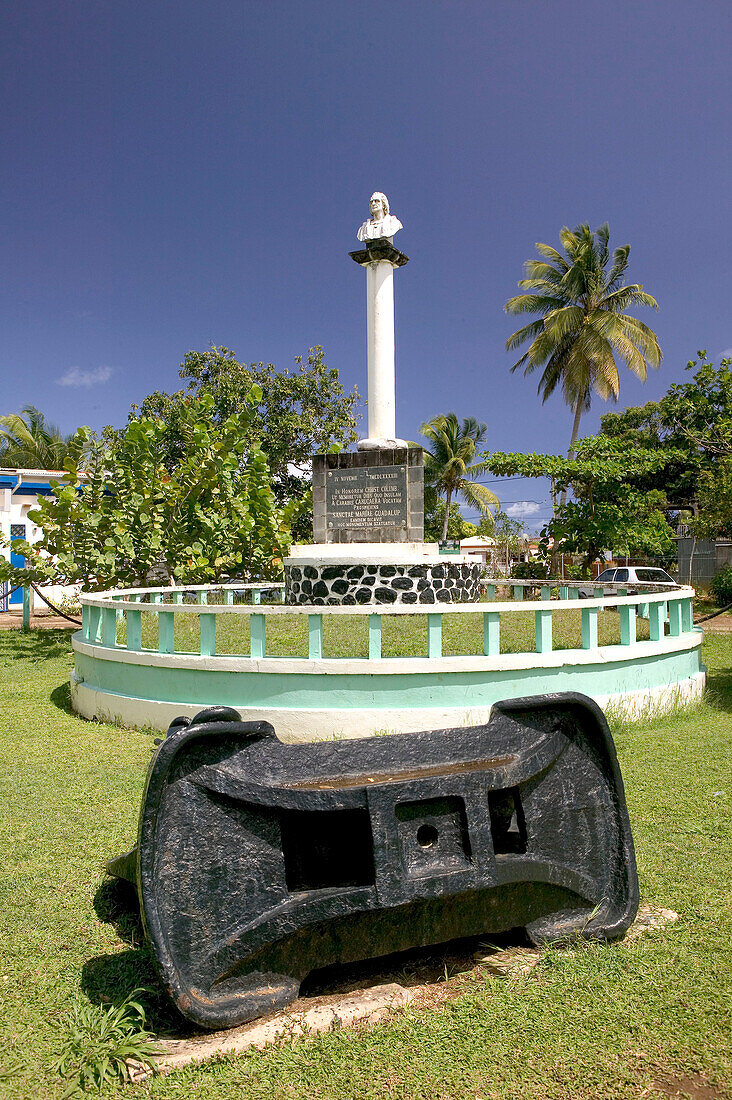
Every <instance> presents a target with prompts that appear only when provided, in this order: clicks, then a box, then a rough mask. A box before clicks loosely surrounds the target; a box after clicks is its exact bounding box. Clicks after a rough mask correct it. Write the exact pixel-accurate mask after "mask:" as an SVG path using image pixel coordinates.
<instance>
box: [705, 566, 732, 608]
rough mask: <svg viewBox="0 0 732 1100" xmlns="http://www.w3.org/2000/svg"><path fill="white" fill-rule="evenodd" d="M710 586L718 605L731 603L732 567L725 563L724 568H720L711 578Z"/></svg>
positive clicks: (724, 605) (722, 605)
mask: <svg viewBox="0 0 732 1100" xmlns="http://www.w3.org/2000/svg"><path fill="white" fill-rule="evenodd" d="M710 588H711V590H712V595H713V596H714V598H715V599H716V601H717V604H718V605H719V607H726V606H727V604H730V603H732V567H731V566H729V565H725V567H724V569H720V571H719V573H717V574H716V575H715V576H714V577H713V578H712V583H711V585H710Z"/></svg>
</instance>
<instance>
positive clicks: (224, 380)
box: [130, 344, 359, 537]
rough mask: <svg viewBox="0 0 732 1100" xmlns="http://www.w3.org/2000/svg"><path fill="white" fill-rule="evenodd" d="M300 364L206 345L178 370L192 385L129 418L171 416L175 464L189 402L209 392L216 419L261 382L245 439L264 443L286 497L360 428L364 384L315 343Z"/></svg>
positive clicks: (150, 401)
mask: <svg viewBox="0 0 732 1100" xmlns="http://www.w3.org/2000/svg"><path fill="white" fill-rule="evenodd" d="M295 364H296V368H295V370H293V371H290V370H288V369H287V368H285V369H284V370H277V368H276V367H275V366H274V365H273V364H272V363H268V364H266V365H265V364H264V363H250V364H246V363H240V362H239V361H238V360H237V358H236V355H235V353H234V352H233V351H231V350H230V349H229V348H225V347H217V346H216V345H214V344H212V345H211V347H210V348H208V350H207V351H203V352H200V351H189V352H188V353H187V355H186V356H185V358H184V360H183V362H182V363H181V366H180V372H179V373H180V377H181V378H182V379H183V380H184V381H185V382H186V383H187V388H186V389H185V390H179V391H177V392H176V393H172V394H167V393H160V392H156V393H152V394H150V395H149V396H148V397H146V398H145V400H144V401H143V402H142V404H141V405H140V406H139V407H138V406H135V405H133V407H132V413H131V414H130V419H131V420H132V419H136V418H137V417H140V416H142V417H149V416H153V417H160V418H161V419H162V420H164V421H165V422H166V424H167V425H168V430H167V440H166V459H165V461H166V465H167V466H168V469H172V468H173V467H174V466H175V464H176V462H177V461H178V458H179V456H180V454H181V453H182V450H183V449H184V448H185V444H184V441H183V440H182V439H181V433H180V424H181V423H184V422H185V419H186V413H185V408H186V404H187V402H189V401H190V400H191V399H192V398H195V397H199V396H201V395H203V394H209V395H210V396H211V398H212V399H213V403H214V406H213V407H214V413H213V416H214V421H215V422H216V423H223V422H224V421H225V420H226V419H227V418H228V417H229V416H232V415H233V414H235V413H239V412H241V411H242V410H243V409H244V408H248V407H249V406H248V405H247V401H248V399H249V394H251V392H252V389H253V387H258V389H259V392H260V393H261V397H260V400H259V403H258V404H257V405H256V407H255V408H254V409H252V410H250V411H251V416H250V423H249V428H248V432H247V444H249V443H252V444H254V443H256V444H258V445H259V446H260V447H261V449H262V451H263V453H264V455H265V457H266V459H267V462H268V463H269V468H270V474H271V478H272V489H273V491H274V494H275V498H276V500H277V502H278V504H280V505H284V504H285V503H286V502H287V501H289V500H292V499H293V498H299V497H301V496H302V495H303V494H304V493H307V491H308V489H309V483H308V477H307V475H308V471H309V467H310V459H311V456H312V455H313V454H318V453H322V452H326V451H329V450H333V449H336V450H337V449H340V448H341V447H346V446H348V444H349V443H352V442H354V440H355V439H356V438H357V436H358V433H357V430H356V425H357V421H356V406H357V402H358V396H359V395H358V392H357V390H356V389H355V388H354V390H353V391H352V392H351V393H346V392H345V391H344V389H343V387H342V385H341V384H340V382H339V381H338V371H337V369H336V368H335V367H328V366H326V364H325V361H324V358H323V349H322V348H321V347H314V348H311V349H310V351H309V352H308V356H307V360H306V361H305V362H303V359H302V357H301V356H296V358H295ZM305 533H306V532H305ZM298 536H299V537H302V533H301V532H298Z"/></svg>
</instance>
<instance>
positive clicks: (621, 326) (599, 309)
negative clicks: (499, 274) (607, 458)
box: [505, 222, 661, 457]
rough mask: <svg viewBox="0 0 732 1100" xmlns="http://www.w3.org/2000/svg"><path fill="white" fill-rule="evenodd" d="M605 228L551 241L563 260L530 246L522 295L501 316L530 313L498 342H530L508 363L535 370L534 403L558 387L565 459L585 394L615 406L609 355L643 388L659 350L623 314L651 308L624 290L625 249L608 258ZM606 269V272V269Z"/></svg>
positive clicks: (649, 301)
mask: <svg viewBox="0 0 732 1100" xmlns="http://www.w3.org/2000/svg"><path fill="white" fill-rule="evenodd" d="M609 237H610V230H609V227H608V225H607V222H606V223H605V224H604V225H601V226H600V227H599V229H597V230H596V231H595V232H594V233H593V232H592V230H591V229H590V227H589V225H587V224H586V223H585V224H582V225H578V226H577V228H576V229H574V230H570V229H568V228H567V227H566V226H565V227H564V228H563V229H562V230H561V232H560V234H559V238H560V241H561V245H562V248H563V249H564V254H562V252H560V251H558V250H557V249H555V248H552V246H551V245H548V244H542V243H541V242H537V244H536V246H535V247H536V250H537V252H538V253H539V256H540V259H538V260H528V261H527V262H526V264H525V265H524V268H525V273H526V278H524V279H521V280H520V281H519V284H518V285H519V286H520V287H521V288H522V290H523V291H524V293H522V294H518V295H516V297H514V298H509V300H508V301H507V302H506V306H505V309H506V312H507V313H512V314H520V313H538V314H540V317H539V319H538V320H535V321H532V322H530V323H529V324H527V325H524V326H523V328H520V329H518V330H517V331H516V332H514V333H513V334H512V335H511V336H509V338H508V340H507V341H506V349H507V350H508V351H511V350H513V349H515V348H518V347H520V346H521V345H522V344H525V343H526V342H527V341H530V343H529V348H528V350H527V351H526V352H525V353H524V355H522V356H521V358H520V359H519V360H518V362H516V363H514V365H513V367H512V368H511V370H512V371H515V370H518V369H519V367H523V369H524V373H525V374H530V373H532V372H533V371H535V370H538V369H541V370H542V373H541V377H540V380H539V393H540V394H541V397H542V400H543V401H546V400H547V398H548V397H549V396H550V395H551V394H552V393H553V392H554V390H555V389H556V388H557V386H561V389H562V393H563V396H564V400H565V402H566V403H567V405H569V406H570V408H571V409H572V410H573V412H574V423H573V425H572V438H571V440H570V445H569V454H570V457H571V456H572V454H573V452H574V444H575V441H576V439H577V436H578V434H579V424H580V418H581V416H582V413H583V412H586V411H587V410H588V409H589V407H590V402H591V400H592V394H593V393H596V394H598V396H599V397H601V398H602V399H603V400H605V401H606V400H608V399H610V398H612V399H613V400H617V398H618V393H619V390H620V377H619V373H618V367H617V363H616V359H615V357H616V355H618V356H620V358H621V359H623V360H624V361H625V363H626V364H627V366H628V367H629V368H630V370H631V371H632V372H633V373H634V374H635V375H637V377H638V378H640V379H642V380H644V381H645V378H646V370H647V365H648V364H650V365H651V366H652V367H658V366H660V363H661V349H660V348H659V346H658V339H657V337H656V334H655V333H654V332H652V331H651V329H650V328H648V326H647V325H645V324H644V323H643V322H642V321H639V320H637V318H635V317H631V316H630V315H629V314H627V313H625V310H626V309H627V308H628V306H631V305H643V306H651V307H652V308H653V309H658V303H657V302H656V299H655V298H653V297H652V296H651V295H650V294H647V293H646V292H645V291H644V290H643V287H642V286H641V285H640V284H639V283H633V284H630V285H625V282H624V276H625V272H626V270H627V267H628V259H629V256H630V245H627V244H626V245H623V246H622V247H620V248H616V249H615V251H614V252H613V254H612V260H611V257H610V249H609V244H608V242H609ZM608 265H609V270H608Z"/></svg>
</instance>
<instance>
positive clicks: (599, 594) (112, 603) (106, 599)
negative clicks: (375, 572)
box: [80, 579, 694, 661]
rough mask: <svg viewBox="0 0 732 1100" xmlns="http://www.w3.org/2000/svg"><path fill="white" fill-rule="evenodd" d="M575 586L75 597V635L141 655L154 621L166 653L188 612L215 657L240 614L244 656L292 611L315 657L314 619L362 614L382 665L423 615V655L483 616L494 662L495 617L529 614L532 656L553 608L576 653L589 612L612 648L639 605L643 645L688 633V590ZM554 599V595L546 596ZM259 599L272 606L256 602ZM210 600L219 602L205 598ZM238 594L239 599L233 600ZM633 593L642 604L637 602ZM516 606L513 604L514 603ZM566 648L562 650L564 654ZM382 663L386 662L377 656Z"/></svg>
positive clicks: (590, 636) (257, 651)
mask: <svg viewBox="0 0 732 1100" xmlns="http://www.w3.org/2000/svg"><path fill="white" fill-rule="evenodd" d="M499 587H508V588H510V590H511V594H512V596H513V599H512V600H507V601H497V600H496V599H495V596H496V590H497V589H498V588H499ZM581 587H582V589H586V588H589V587H591V588H593V589H594V591H595V594H594V595H593V596H592V597H589V598H583V599H580V598H579V588H578V586H576V585H567V584H562V583H558V582H551V581H548V582H546V583H541V582H536V581H533V582H532V581H514V580H510V581H501V580H500V579H490V580H489V581H487V582H486V591H487V597H488V602H480V603H471V604H445V605H440V606H437V605H417V606H415V605H413V604H391V605H386V606H379V608H378V610H376V609H375V608H374V606H373V605H367V606H358V605H356V606H347V607H344V606H328V605H324V606H318V607H317V608H316V607H314V606H313V605H307V606H303V605H293V606H289V605H285V604H283V603H282V599H283V596H284V587H283V586H282V585H279V584H271V583H270V584H265V583H263V582H257V583H250V584H229V585H196V586H193V587H187V588H156V589H126V590H119V591H115V592H103V593H100V594H94V595H91V594H86V593H82V595H81V597H80V600H81V605H82V627H81V638H82V640H83V641H84V642H86V643H88V644H90V645H93V646H97V645H99V646H103V647H105V648H110V649H115V648H118V649H120V648H121V649H127V650H130V651H142V649H143V645H142V639H143V629H142V624H143V616H145V615H154V616H157V623H158V638H157V649H156V650H152V652H158V653H161V654H171V653H173V652H174V651H175V619H176V616H177V615H180V614H191V613H192V614H195V615H198V616H199V620H200V631H199V637H200V647H199V652H200V655H201V656H203V657H214V656H216V653H217V650H216V634H217V629H216V627H217V620H219V619H220V617H221V616H227V615H245V616H248V617H249V636H250V642H249V647H250V656H251V657H252V658H263V657H265V656H266V655H267V621H268V619H270V618H271V617H273V616H281V615H295V616H303V615H304V616H306V617H307V628H308V657H309V659H310V660H313V661H319V660H322V659H323V652H324V650H323V621H324V618H326V617H330V616H341V615H355V616H367V618H368V656H369V658H370V659H371V660H379V659H382V621H383V619H384V618H385V617H386V618H389V619H391V618H394V617H398V616H401V615H410V616H426V617H427V624H426V625H427V632H426V633H427V647H426V648H427V652H426V656H427V657H428V658H439V657H441V656H442V627H443V616H444V615H462V614H480V615H482V616H483V655H484V656H486V657H497V656H498V655H499V654H500V652H501V621H502V617H505V616H507V615H511V614H515V613H516V612H523V613H531V612H533V614H534V623H535V650H534V651H533V652H535V653H539V654H547V653H551V652H552V650H553V616H554V614H555V613H556V612H557V611H565V610H567V611H569V610H574V611H579V612H581V624H582V642H581V648H582V649H583V650H593V649H597V648H598V646H599V643H598V616H599V613H600V612H601V611H603V610H608V609H611V608H612V609H616V610H617V611H618V613H619V617H620V641H619V642H618V643H614V644H616V645H619V646H620V647H621V648H622V647H625V646H632V645H634V644H635V643H636V640H637V631H636V624H637V617H638V608H639V606H640V608H641V611H642V617H643V618H647V619H648V634H649V641H650V642H655V643H659V642H662V641H663V639H664V638H666V637H668V638H670V639H673V638H678V637H679V636H680V635H682V634H687V633H690V632H692V631H693V630H694V625H693V620H692V606H693V605H692V598H693V595H694V591H693V589H692V588H676V589H672V590H669V589H664V590H661V591H659V588H658V586H653V585H637V586H634V588H633V593H632V594H631V595H628V594H627V591H626V589H624V588H623V587H622V586H598V585H593V584H592V583H591V582H582V585H581ZM527 589H528V590H529V592H530V593H531V591H532V590H537V591H538V592H539V595H540V598H539V599H538V600H532V599H529V600H526V599H524V596H525V594H526V591H527ZM555 593H556V598H553V594H555ZM264 594H266V595H267V596H268V597H269V598H271V599H273V600H274V602H272V603H266V604H265V603H262V597H263V595H264ZM211 596H216V597H217V599H220V602H215V603H212V602H209V601H210V597H211ZM237 596H238V597H239V598H241V599H243V601H244V602H240V603H236V602H235V599H236V598H237ZM641 597H642V599H641ZM518 605H520V606H518ZM120 620H124V621H125V625H126V634H125V641H124V642H118V639H117V626H118V622H119V621H120ZM563 651H564V652H565V653H566V652H568V651H567V650H566V649H565V650H563ZM383 659H385V660H388V659H389V658H383Z"/></svg>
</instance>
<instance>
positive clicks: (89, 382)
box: [56, 367, 114, 389]
mask: <svg viewBox="0 0 732 1100" xmlns="http://www.w3.org/2000/svg"><path fill="white" fill-rule="evenodd" d="M113 373H114V372H113V371H112V368H111V367H94V368H93V370H82V368H81V367H69V369H68V370H67V371H66V374H62V375H61V377H60V378H57V379H56V382H57V383H58V385H59V386H85V387H86V388H87V389H88V388H89V387H90V386H101V385H102V384H103V383H104V382H108V381H109V379H110V378H111V377H112V374H113Z"/></svg>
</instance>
